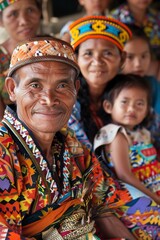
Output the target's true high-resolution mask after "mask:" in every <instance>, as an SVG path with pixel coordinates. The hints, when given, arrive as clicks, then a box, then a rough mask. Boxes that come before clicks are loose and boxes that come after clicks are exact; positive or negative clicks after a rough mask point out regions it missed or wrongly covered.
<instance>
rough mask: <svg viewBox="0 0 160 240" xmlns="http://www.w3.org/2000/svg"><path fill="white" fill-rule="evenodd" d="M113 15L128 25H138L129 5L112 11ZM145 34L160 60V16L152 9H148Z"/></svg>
mask: <svg viewBox="0 0 160 240" xmlns="http://www.w3.org/2000/svg"><path fill="white" fill-rule="evenodd" d="M111 15H112V16H113V17H114V18H116V19H118V20H120V21H122V22H123V23H126V24H136V22H135V19H134V17H133V15H132V13H131V11H130V9H129V7H128V5H127V4H122V5H120V6H119V7H117V8H116V9H114V10H112V11H111ZM142 27H143V28H144V32H145V33H146V35H147V36H148V38H149V40H150V44H151V47H152V51H153V55H155V57H156V58H157V59H160V14H159V12H157V11H156V10H155V9H152V8H151V7H150V8H148V10H147V13H146V18H145V19H144V23H143V26H142Z"/></svg>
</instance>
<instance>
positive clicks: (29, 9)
mask: <svg viewBox="0 0 160 240" xmlns="http://www.w3.org/2000/svg"><path fill="white" fill-rule="evenodd" d="M41 7H42V6H41V0H17V1H16V0H13V1H6V0H3V1H1V2H0V23H1V25H2V26H3V27H4V28H5V29H6V31H7V33H8V35H9V38H11V39H13V40H14V41H16V42H20V41H24V40H25V39H29V38H32V37H35V36H36V33H37V31H38V28H39V25H40V19H41V14H42V11H41V10H42V9H41Z"/></svg>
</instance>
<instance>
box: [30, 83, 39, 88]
mask: <svg viewBox="0 0 160 240" xmlns="http://www.w3.org/2000/svg"><path fill="white" fill-rule="evenodd" d="M31 86H32V88H39V87H40V86H39V84H38V83H32V84H31Z"/></svg>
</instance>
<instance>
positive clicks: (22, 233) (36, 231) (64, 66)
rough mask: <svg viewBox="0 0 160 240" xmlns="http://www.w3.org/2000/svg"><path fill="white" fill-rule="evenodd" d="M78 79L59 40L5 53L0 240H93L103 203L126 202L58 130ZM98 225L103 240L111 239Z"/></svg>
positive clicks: (0, 130)
mask: <svg viewBox="0 0 160 240" xmlns="http://www.w3.org/2000/svg"><path fill="white" fill-rule="evenodd" d="M78 74H79V67H78V66H77V63H76V59H75V55H74V52H73V49H72V47H71V46H70V45H69V44H67V43H65V42H63V41H61V40H58V39H55V38H47V39H46V38H45V39H44V38H36V39H31V40H29V41H28V42H25V43H22V44H20V45H19V46H17V48H16V49H15V50H14V52H13V55H12V58H11V65H10V68H9V72H8V77H7V78H6V88H7V90H8V93H9V96H10V99H11V101H13V102H14V103H15V104H14V105H13V106H10V107H7V108H6V111H5V114H4V118H3V120H2V122H1V124H0V210H1V211H0V214H1V215H0V239H1V240H2V239H10V240H11V239H14V240H15V239H16V240H18V239H46V240H50V239H54V240H56V239H79V240H80V239H99V238H98V237H97V236H95V235H94V233H95V228H94V221H93V220H92V216H93V214H95V216H97V217H98V218H97V219H98V224H99V225H100V223H101V219H100V218H99V216H101V215H102V214H103V217H104V214H105V213H106V212H107V209H106V208H107V206H108V204H110V205H111V206H112V203H113V204H114V203H115V198H116V199H117V202H120V204H122V196H123V197H124V199H125V200H126V198H130V196H128V194H127V192H126V190H125V189H118V188H117V190H115V189H116V186H115V185H116V183H115V182H114V180H113V179H112V178H111V177H110V176H109V175H107V174H105V175H104V174H103V173H102V170H101V167H100V164H99V162H98V160H97V159H96V158H95V157H94V156H93V155H91V153H90V152H89V151H88V150H87V149H86V148H85V147H84V146H83V147H82V145H81V144H80V143H79V142H78V141H77V140H76V138H75V137H74V133H73V132H72V131H70V130H69V129H67V127H66V128H65V126H66V124H67V122H68V119H69V116H70V114H71V111H72V107H73V105H74V103H75V100H76V96H77V90H78V88H79V81H78V80H77V76H78ZM117 196H119V197H117ZM120 198H121V200H120ZM106 202H107V204H106ZM107 215H108V214H107ZM109 215H110V214H109ZM105 219H106V218H105V217H104V218H102V221H103V225H104V227H103V230H101V233H102V234H103V236H104V239H106V238H107V236H111V235H110V233H109V230H108V229H107V226H106V227H105V221H104V220H105ZM107 219H108V217H107ZM117 221H119V220H118V219H117ZM119 224H120V226H121V228H122V230H123V231H122V232H123V236H124V237H128V236H129V237H130V239H134V238H133V237H132V236H131V234H130V233H129V232H128V230H126V229H125V228H124V229H123V224H122V223H121V222H119ZM121 224H122V225H121ZM108 226H110V225H109V224H108ZM106 230H107V231H106ZM112 230H113V229H112ZM103 232H104V233H103ZM113 232H115V231H113ZM115 236H119V232H115Z"/></svg>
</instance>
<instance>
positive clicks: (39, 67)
mask: <svg viewBox="0 0 160 240" xmlns="http://www.w3.org/2000/svg"><path fill="white" fill-rule="evenodd" d="M43 65H44V64H43V63H40V64H37V63H36V64H32V65H31V69H32V71H33V72H35V73H36V72H38V73H50V72H52V74H53V72H55V73H61V72H63V71H68V70H69V68H68V67H67V66H60V67H59V69H55V68H54V65H53V63H52V64H51V63H50V64H47V65H46V64H45V66H43Z"/></svg>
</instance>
